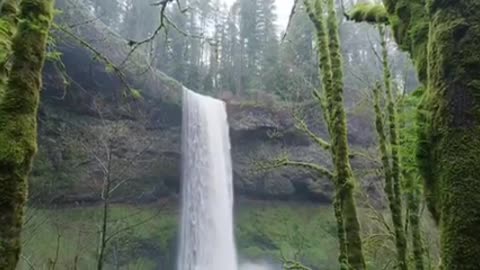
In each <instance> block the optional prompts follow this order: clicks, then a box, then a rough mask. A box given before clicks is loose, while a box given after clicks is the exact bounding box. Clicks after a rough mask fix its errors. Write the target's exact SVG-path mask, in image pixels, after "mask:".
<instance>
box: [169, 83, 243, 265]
mask: <svg viewBox="0 0 480 270" xmlns="http://www.w3.org/2000/svg"><path fill="white" fill-rule="evenodd" d="M182 147H183V149H182V155H183V175H182V177H183V179H182V217H181V233H180V250H179V256H178V270H237V256H236V250H235V243H234V236H233V214H232V212H233V211H232V208H233V186H232V165H231V157H230V139H229V134H228V122H227V113H226V109H225V103H224V102H222V101H220V100H217V99H214V98H211V97H207V96H203V95H200V94H197V93H195V92H193V91H190V90H188V89H184V90H183V126H182Z"/></svg>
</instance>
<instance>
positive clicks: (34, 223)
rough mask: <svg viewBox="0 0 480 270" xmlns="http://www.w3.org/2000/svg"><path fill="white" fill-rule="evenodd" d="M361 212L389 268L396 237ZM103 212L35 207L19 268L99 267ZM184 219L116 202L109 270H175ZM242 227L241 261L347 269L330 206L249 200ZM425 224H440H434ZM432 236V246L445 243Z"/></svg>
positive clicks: (372, 250)
mask: <svg viewBox="0 0 480 270" xmlns="http://www.w3.org/2000/svg"><path fill="white" fill-rule="evenodd" d="M359 210H360V212H359V214H360V217H361V220H362V223H363V234H364V237H363V238H364V239H365V241H366V242H365V247H366V255H367V258H368V264H369V265H370V268H371V269H382V268H383V266H385V265H388V264H389V260H390V259H391V258H392V256H393V242H391V237H389V236H388V235H387V234H384V233H385V232H384V231H383V230H382V228H381V226H379V225H378V224H379V223H378V222H375V218H372V217H374V216H375V215H373V214H372V213H370V212H369V210H366V209H359ZM100 217H101V207H100V206H95V207H77V208H62V209H29V210H28V214H27V217H26V226H25V230H24V238H23V240H24V250H23V254H22V255H23V256H22V261H21V265H20V267H19V268H18V269H19V270H24V269H25V270H27V269H28V270H30V269H37V270H43V269H45V270H47V269H52V268H51V263H52V261H55V258H58V259H57V260H56V265H55V269H57V270H63V269H75V265H76V269H82V270H83V269H95V258H96V252H95V250H96V246H97V243H98V240H99V236H100V235H99V228H100V223H99V221H100V220H101V218H100ZM385 219H386V220H388V218H387V217H385ZM177 220H178V209H177V207H176V206H165V205H159V204H151V205H143V206H139V207H135V206H131V205H114V206H113V208H112V211H111V215H110V222H109V227H108V228H109V230H110V233H113V234H116V237H114V238H113V239H112V240H111V242H110V243H109V245H108V248H107V257H106V263H107V265H106V269H138V270H153V269H167V270H173V269H175V266H174V265H175V261H176V249H177V230H178V223H177ZM235 224H236V225H235V234H236V244H237V250H238V254H239V261H240V262H244V261H253V262H256V261H269V262H272V263H273V264H278V263H280V262H281V260H282V257H283V258H286V259H295V260H299V261H301V262H302V263H304V264H305V265H308V266H310V267H311V268H312V269H313V270H319V269H322V270H330V269H338V268H339V267H338V262H337V256H338V243H337V239H336V228H335V220H334V215H333V211H332V208H331V207H329V206H321V205H316V204H304V203H288V202H263V201H262V202H260V201H242V202H240V203H238V204H237V205H236V209H235ZM427 224H428V225H427ZM425 225H427V227H428V228H431V227H432V224H431V222H429V223H426V224H425ZM429 230H430V229H429ZM430 231H431V230H430ZM432 234H433V235H437V233H435V232H433V233H432ZM382 235H383V236H382ZM430 238H432V239H435V237H433V236H432V237H429V239H430ZM426 240H427V241H426V244H427V246H435V245H437V244H436V242H431V241H432V240H428V239H426ZM57 249H58V255H56V254H57ZM436 249H437V248H436ZM431 256H432V258H433V257H438V254H436V253H435V252H434V253H432V254H431ZM432 261H435V260H433V259H432ZM117 266H118V267H117Z"/></svg>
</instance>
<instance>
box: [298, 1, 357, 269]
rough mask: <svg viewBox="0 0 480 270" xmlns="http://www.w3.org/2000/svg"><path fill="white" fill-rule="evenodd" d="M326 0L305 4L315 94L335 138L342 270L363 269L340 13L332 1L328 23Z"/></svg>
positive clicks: (337, 207)
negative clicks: (312, 41) (317, 85)
mask: <svg viewBox="0 0 480 270" xmlns="http://www.w3.org/2000/svg"><path fill="white" fill-rule="evenodd" d="M323 1H324V0H315V1H314V4H315V5H314V7H313V8H312V7H311V4H310V2H309V1H308V0H305V1H304V3H305V6H306V7H307V13H308V14H309V16H310V19H311V20H312V22H313V23H314V25H315V29H316V33H317V43H318V47H317V48H318V54H319V67H320V72H321V76H322V86H323V94H320V93H318V92H315V96H316V97H317V98H318V100H319V102H320V105H321V107H322V109H323V114H324V118H325V120H326V123H327V126H328V131H329V133H330V137H331V147H330V151H331V154H332V161H333V164H334V167H335V173H334V182H335V186H336V194H335V203H334V208H335V217H336V219H337V226H338V238H339V244H340V256H339V263H340V265H341V269H355V270H363V269H365V267H366V265H365V259H364V256H363V250H362V240H361V237H360V233H361V232H360V223H359V220H358V214H357V208H356V203H355V196H354V187H355V185H354V178H353V172H352V169H351V165H350V158H349V147H348V140H347V124H346V114H345V109H344V101H343V63H342V55H341V49H340V39H339V34H338V21H337V14H336V9H335V1H333V0H328V17H327V20H326V21H325V15H324V9H323Z"/></svg>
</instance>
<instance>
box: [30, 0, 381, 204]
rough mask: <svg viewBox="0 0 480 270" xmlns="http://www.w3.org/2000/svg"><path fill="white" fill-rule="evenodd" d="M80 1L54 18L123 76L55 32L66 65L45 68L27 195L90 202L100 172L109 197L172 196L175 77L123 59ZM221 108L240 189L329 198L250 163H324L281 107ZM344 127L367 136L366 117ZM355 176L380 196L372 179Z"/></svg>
mask: <svg viewBox="0 0 480 270" xmlns="http://www.w3.org/2000/svg"><path fill="white" fill-rule="evenodd" d="M77 2H78V1H69V3H77ZM79 3H80V2H78V3H77V4H78V5H80V8H81V4H79ZM60 5H62V1H60ZM62 7H64V6H62ZM78 8H79V7H78V6H75V7H70V9H67V10H69V11H68V12H65V14H64V15H63V16H62V17H61V18H60V20H61V21H62V22H63V23H65V22H66V23H68V24H69V25H78V26H77V27H75V28H74V30H73V31H74V33H75V35H77V36H78V37H80V38H81V39H82V40H83V41H86V42H88V44H90V46H92V47H93V48H95V50H96V51H97V52H98V53H101V54H102V55H103V56H105V57H106V58H107V59H108V61H110V62H111V63H113V64H115V65H118V66H119V67H121V68H122V69H121V74H120V73H119V72H116V71H111V70H109V68H106V67H108V64H106V63H105V62H104V61H99V60H98V59H99V58H98V56H96V55H95V53H93V52H92V51H91V50H89V49H87V48H85V46H82V45H81V44H79V43H78V40H77V41H76V40H74V39H71V38H68V35H66V34H64V33H63V34H62V33H57V37H59V40H62V42H61V43H60V44H59V45H58V49H59V50H60V51H61V52H62V62H63V64H64V66H65V72H59V68H58V64H55V63H50V64H49V65H48V66H47V68H46V69H45V89H44V91H43V94H42V106H41V110H40V116H39V117H40V123H41V125H40V130H39V133H40V137H39V144H40V151H39V155H38V157H37V159H36V162H35V166H34V170H33V175H32V177H31V181H32V183H31V187H32V188H31V196H32V198H34V199H36V200H37V201H39V202H43V203H88V202H96V201H98V200H99V199H100V198H101V195H102V187H103V181H104V179H105V178H106V177H110V179H111V181H112V182H113V187H114V191H113V192H112V196H113V198H115V200H118V201H123V202H125V201H133V202H148V201H153V200H158V199H162V198H165V197H168V196H177V194H178V191H179V185H180V178H181V177H180V175H181V168H180V165H181V154H180V148H181V146H180V144H181V142H180V135H181V89H182V86H181V84H179V83H178V82H176V81H174V80H172V79H171V78H169V77H167V76H166V75H165V74H163V73H161V72H160V71H158V70H153V69H152V68H150V67H148V65H146V64H145V61H146V60H142V57H141V55H140V54H137V53H134V54H132V55H131V56H130V58H129V59H128V61H126V62H125V63H123V62H124V61H123V60H124V59H125V57H126V56H127V55H128V51H129V49H130V48H129V47H128V45H127V44H126V42H125V41H123V40H121V39H119V38H118V37H116V36H115V35H114V34H112V33H111V32H109V30H108V29H107V28H106V27H105V25H103V24H102V23H101V22H99V21H92V20H90V21H91V23H89V24H81V23H80V22H82V21H83V22H85V21H88V19H89V16H88V14H85V12H83V11H81V10H78ZM72 12H73V14H75V16H72ZM79 14H80V15H79ZM62 74H63V75H62ZM65 74H66V75H65ZM65 78H68V79H69V81H70V83H69V84H68V85H65V84H63V81H64V79H65ZM125 82H126V83H127V84H128V85H129V87H127V86H126V85H125ZM133 88H136V89H140V90H141V91H140V94H139V93H133V91H135V92H136V90H132V89H133ZM311 106H312V108H315V107H316V105H315V104H313V105H311ZM227 109H228V114H229V123H230V136H231V142H232V158H233V167H234V183H235V192H236V194H237V196H246V197H251V198H262V199H283V200H315V201H321V202H328V201H329V200H330V198H331V195H332V191H333V187H332V185H331V183H330V182H329V181H328V180H327V179H314V177H313V176H312V175H310V174H309V173H308V172H302V171H299V170H295V169H279V170H275V171H274V172H262V173H260V172H258V171H257V170H256V169H255V168H256V166H255V163H256V162H259V161H262V160H268V159H272V158H275V157H277V156H280V155H282V154H284V153H288V154H289V156H290V158H291V159H297V160H304V161H305V160H306V161H316V162H319V163H321V164H325V166H329V155H328V153H325V152H323V151H322V150H319V149H318V148H316V147H315V146H314V145H313V144H312V143H311V142H310V141H309V139H308V137H306V136H305V135H304V134H302V133H301V132H300V131H298V130H296V129H295V125H294V120H293V118H292V116H291V113H290V112H289V110H288V108H285V107H283V108H281V107H280V108H279V106H278V105H275V104H273V105H269V106H266V105H262V104H254V103H252V102H246V101H236V102H233V101H232V102H228V103H227ZM311 111H312V112H311V113H309V114H308V115H307V116H308V117H307V120H308V122H309V123H311V124H312V127H313V129H314V130H316V131H317V132H318V133H319V134H323V135H324V136H325V137H326V134H325V130H324V128H323V125H322V123H321V122H322V121H321V115H320V114H319V113H318V112H316V111H315V109H312V110H311ZM350 128H351V130H352V131H353V132H352V134H351V136H350V141H351V142H352V143H353V144H354V145H356V146H358V147H359V146H367V147H368V146H370V145H371V144H372V139H370V138H372V137H373V136H372V133H371V132H370V131H371V130H372V129H371V126H370V124H369V123H368V120H361V118H358V117H357V118H351V120H350ZM359 130H360V132H357V131H359ZM355 134H361V136H358V135H355ZM357 163H358V164H357V165H356V166H357V167H361V168H363V167H366V166H372V164H369V162H365V161H361V162H357ZM362 178H363V177H362ZM361 182H362V184H363V185H364V186H367V190H368V191H369V192H370V193H371V194H373V195H374V196H378V194H379V193H378V192H376V187H374V184H373V182H372V181H371V180H369V179H362V181H361Z"/></svg>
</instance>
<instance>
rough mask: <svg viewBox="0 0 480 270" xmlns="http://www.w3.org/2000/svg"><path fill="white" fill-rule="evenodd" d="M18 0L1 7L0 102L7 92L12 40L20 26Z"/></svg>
mask: <svg viewBox="0 0 480 270" xmlns="http://www.w3.org/2000/svg"><path fill="white" fill-rule="evenodd" d="M17 13H18V5H17V0H6V1H4V3H3V4H2V5H1V6H0V100H1V99H2V95H3V93H4V92H5V86H6V83H7V78H8V73H9V69H10V67H9V65H8V59H9V58H10V56H11V54H12V38H13V35H14V34H15V32H16V30H17V24H18V18H17V15H18V14H17Z"/></svg>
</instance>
